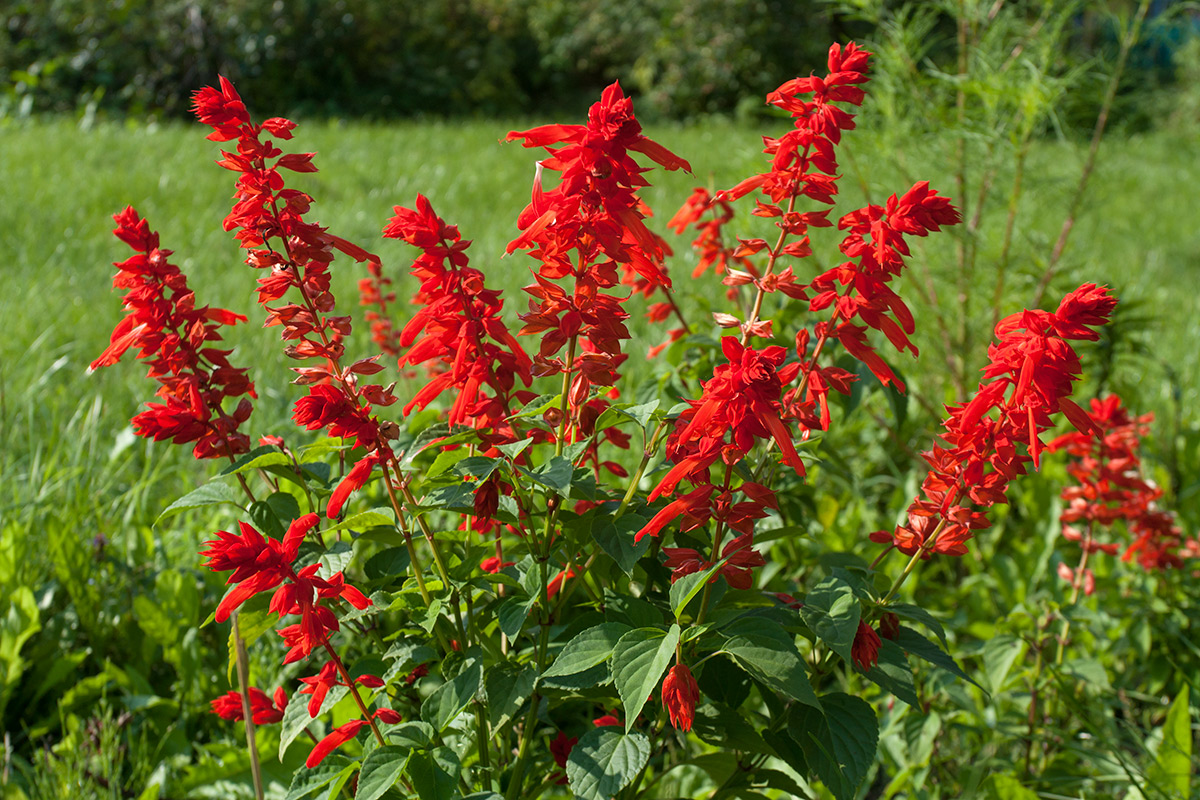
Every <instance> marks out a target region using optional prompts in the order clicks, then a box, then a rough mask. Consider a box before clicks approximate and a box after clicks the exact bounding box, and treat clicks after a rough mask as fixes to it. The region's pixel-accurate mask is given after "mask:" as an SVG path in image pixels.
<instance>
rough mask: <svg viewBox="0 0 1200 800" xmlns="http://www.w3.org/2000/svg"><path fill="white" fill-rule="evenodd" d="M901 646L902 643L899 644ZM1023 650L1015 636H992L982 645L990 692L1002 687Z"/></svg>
mask: <svg viewBox="0 0 1200 800" xmlns="http://www.w3.org/2000/svg"><path fill="white" fill-rule="evenodd" d="M901 646H903V645H901ZM1024 652H1025V643H1024V642H1022V641H1021V640H1020V639H1018V638H1017V637H1015V636H1009V635H1004V636H993V637H992V638H991V639H989V640H988V641H987V643H986V644H984V646H983V670H984V672H985V673H986V674H987V680H988V687H989V688H990V689H991V691H992V693H993V694H994V693H996V692H998V691H1000V690H1001V689H1002V688H1004V682H1005V678H1007V677H1008V673H1009V670H1011V669H1012V665H1013V663H1014V662H1015V661H1016V660H1017V659H1018V658H1020V657H1021V654H1022V653H1024Z"/></svg>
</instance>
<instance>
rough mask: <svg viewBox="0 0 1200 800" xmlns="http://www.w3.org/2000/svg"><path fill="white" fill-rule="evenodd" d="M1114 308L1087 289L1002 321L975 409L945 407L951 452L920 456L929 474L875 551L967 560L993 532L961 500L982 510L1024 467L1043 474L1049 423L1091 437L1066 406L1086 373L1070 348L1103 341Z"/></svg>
mask: <svg viewBox="0 0 1200 800" xmlns="http://www.w3.org/2000/svg"><path fill="white" fill-rule="evenodd" d="M1116 303H1117V301H1116V298H1114V297H1113V296H1112V295H1110V294H1109V293H1108V290H1107V289H1105V288H1103V287H1098V286H1096V285H1095V284H1091V283H1088V284H1084V285H1083V286H1080V287H1079V288H1078V289H1076V290H1074V291H1073V292H1071V293H1070V294H1068V295H1067V296H1066V297H1064V298H1063V300H1062V302H1061V303H1060V304H1059V306H1058V309H1057V310H1056V311H1054V312H1049V311H1040V310H1032V311H1030V310H1026V311H1023V312H1020V313H1018V314H1013V315H1012V316H1009V317H1007V318H1005V319H1003V320H1001V321H1000V322H999V324H997V325H996V338H997V341H996V342H995V343H993V344H992V345H991V346H990V347H989V348H988V357H989V360H990V363H989V364H988V366H987V367H985V368H984V381H985V382H984V383H981V384H980V386H979V390H978V392H977V393H976V395H975V397H974V398H973V399H972V400H971V401H970V402H969V403H965V404H963V405H959V406H952V407H949V409H948V410H949V412H950V416H949V418H948V419H947V420H946V422H945V428H946V431H945V433H943V434H942V438H943V439H944V440H945V442H946V444H947V446H946V447H942V446H935V447H934V448H933V449H932V450H930V451H929V452H927V453H924V454H923V456H924V458H925V460H926V461H927V462H928V463H929V467H930V471H929V474H928V475H927V476H926V478H925V480H924V482H923V483H922V484H921V493H922V497H919V498H917V500H915V501H914V502H913V503H912V505H911V506H909V509H908V521H907V522H906V523H904V524H903V525H899V526H897V527H896V529H895V531H894V532H892V533H888V532H887V531H876V532H875V533H873V534H871V539H872V541H876V542H881V543H882V542H888V543H891V544H894V545H895V546H896V547H897V548H898V549H899V550H900V551H901V552H903V553H906V554H908V555H914V554H916V553H918V552H920V553H921V555H922V557H924V558H928V557H929V555H930V553H942V554H944V555H952V556H961V555H963V554H964V553H966V552H967V542H968V541H969V540H970V539H971V537H972V536H973V531H976V530H979V529H981V528H986V527H988V525H989V524H990V523H989V522H988V519H987V517H986V515H985V514H984V513H983V512H981V511H975V510H972V509H971V508H970V507H969V506H968V505H964V504H963V500H964V499H967V498H969V499H970V501H972V502H973V503H975V504H976V505H978V506H980V507H982V508H988V507H990V506H992V505H994V504H996V503H1003V502H1005V494H1006V492H1007V490H1008V484H1009V482H1010V481H1011V480H1012V479H1013V478H1015V477H1016V476H1018V475H1023V474H1025V472H1026V465H1027V464H1030V463H1032V464H1033V466H1034V468H1035V469H1036V468H1037V465H1038V459H1039V454H1040V451H1041V450H1042V449H1043V448H1044V446H1043V445H1042V443H1041V439H1040V438H1039V436H1040V434H1041V433H1043V432H1044V431H1046V430H1048V429H1049V428H1050V427H1052V426H1053V425H1054V420H1053V419H1052V418H1051V415H1052V414H1055V413H1059V412H1061V413H1062V414H1063V415H1064V416H1066V418H1067V419H1068V420H1070V422H1071V424H1072V425H1074V426H1075V427H1076V428H1077V429H1079V430H1081V431H1084V432H1087V433H1091V432H1093V431H1094V430H1095V423H1094V422H1093V421H1092V419H1091V417H1089V416H1088V414H1087V412H1086V411H1084V410H1083V409H1082V408H1080V407H1079V406H1077V405H1076V404H1075V403H1073V402H1072V401H1071V400H1070V399H1069V395H1070V393H1071V388H1072V386H1073V384H1074V382H1075V380H1076V379H1077V378H1078V377H1079V373H1080V365H1079V356H1078V355H1077V354H1076V352H1075V350H1074V349H1073V348H1072V347H1071V345H1070V344H1069V342H1070V341H1072V340H1093V341H1094V340H1095V339H1097V338H1099V334H1098V333H1096V331H1095V330H1093V328H1095V327H1098V326H1100V325H1103V324H1104V323H1106V322H1107V321H1108V318H1109V316H1110V315H1111V314H1112V311H1113V309H1114V308H1115V306H1116ZM1010 390H1011V391H1010ZM992 412H995V415H994V416H993V415H992Z"/></svg>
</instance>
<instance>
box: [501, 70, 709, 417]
mask: <svg viewBox="0 0 1200 800" xmlns="http://www.w3.org/2000/svg"><path fill="white" fill-rule="evenodd" d="M508 139H509V141H512V140H515V139H521V140H523V141H524V144H525V146H526V147H542V148H545V149H546V151H547V152H548V153H549V157H548V158H546V159H543V160H542V161H541V162H539V163H538V168H537V175H536V177H535V179H534V187H533V195H532V198H531V202H530V204H529V205H528V206H526V208H525V210H524V211H522V212H521V215H520V217H519V218H518V220H517V225H518V227H520V229H521V231H522V233H521V235H520V236H519V237H517V238H516V239H514V240H513V241H512V242H510V243H509V245H508V252H509V253H512V252H514V251H515V250H518V249H522V250H528V251H529V253H530V255H531V256H533V257H534V258H535V259H537V260H538V261H539V262H540V266H539V268H538V270H537V272H536V273H535V274H534V278H535V281H536V282H535V283H534V284H532V285H530V286H527V287H525V291H526V292H527V293H528V294H530V295H531V296H532V297H533V300H532V301H531V302H530V308H529V311H528V313H526V314H522V315H521V316H520V319H521V321H522V322H523V323H524V327H523V328H522V329H521V331H520V333H521V334H523V335H529V334H540V335H541V336H542V342H541V347H540V348H539V352H538V354H537V355H536V356H535V357H534V367H533V374H534V375H537V376H545V375H555V374H560V373H563V372H566V373H568V374H578V373H581V372H582V373H584V374H585V375H586V377H587V381H588V384H590V385H597V386H611V385H612V384H613V382H614V381H615V380H616V376H617V368H618V367H619V365H620V362H621V360H622V358H623V354H622V352H621V341H622V340H624V339H628V338H629V331H628V329H627V328H626V327H625V320H626V319H627V318H628V316H629V315H628V313H627V312H626V311H625V310H624V309H623V308H622V302H623V301H624V299H625V298H623V297H618V296H614V295H612V294H608V293H606V290H609V289H612V288H613V287H615V286H616V285H617V284H618V283H619V282H621V277H620V276H619V274H618V267H620V268H621V269H622V270H624V271H625V272H626V279H627V282H633V283H636V282H638V281H639V280H641V281H645V283H644V284H639V286H641V287H642V291H643V292H651V291H653V289H654V288H655V287H657V286H669V285H670V280H669V279H668V278H667V275H666V272H665V271H664V270H663V268H662V261H663V256H664V254H665V250H664V243H663V241H662V239H660V238H659V237H658V236H656V235H654V234H653V233H651V232H650V230H649V229H648V228H647V227H646V225H645V222H644V219H645V217H646V216H647V215H648V210H647V209H646V206H645V205H644V204H643V203H642V201H641V199H640V198H639V197H638V196H637V190H638V189H639V188H641V187H643V186H646V185H647V183H646V181H645V180H644V179H643V178H642V173H644V172H646V169H645V168H643V167H640V166H638V164H637V162H636V161H634V160H633V158H632V157H631V155H630V152H629V151H634V152H640V153H642V154H644V155H646V156H649V157H650V159H651V160H653V161H655V162H657V163H658V164H659V165H661V166H663V167H664V168H666V169H680V168H684V169H690V168H689V166H688V164H687V162H686V161H684V160H683V159H681V158H679V157H678V156H676V155H674V154H673V153H671V152H670V151H668V150H667V149H666V148H664V147H662V146H661V145H659V144H657V143H655V142H653V141H651V140H650V139H647V138H646V137H645V136H643V135H642V129H641V125H640V124H639V123H638V121H637V119H636V117H635V116H634V114H633V103H632V101H630V100H629V98H627V97H625V95H624V94H623V93H622V91H621V87H620V86H619V85H618V84H615V83H614V84H613V85H611V86H609V87H608V88H607V89H605V90H604V92H603V94H602V95H601V98H600V101H599V102H598V103H596V104H595V105H593V106H592V107H591V109H590V111H589V112H588V122H587V125H545V126H542V127H539V128H534V129H531V130H528V131H513V132H511V133H509V135H508ZM545 169H549V170H553V171H556V172H560V173H561V180H560V181H559V183H558V185H557V186H556V187H554V188H553V189H551V190H549V191H545V190H543V189H542V182H541V174H542V171H543V170H545ZM634 275H636V277H633V276H634ZM568 277H570V278H571V279H572V280H573V283H574V285H573V286H572V287H569V288H564V287H563V286H561V285H559V283H558V281H561V280H562V279H564V278H568ZM569 343H573V344H571V345H570V346H568V345H569ZM576 344H577V345H578V347H576V346H575V345H576ZM564 347H568V353H569V358H568V359H567V360H566V361H564V360H563V359H561V358H558V357H557V355H558V353H559V351H561V350H562V349H563V348H564ZM589 361H590V364H589V363H588V362H589ZM573 385H574V386H576V387H577V391H576V392H575V393H573V397H572V402H571V404H570V412H571V418H572V420H573V421H575V422H576V424H577V426H578V423H579V419H580V417H581V416H582V414H583V409H584V407H585V401H586V395H587V389H588V388H589V387H588V386H587V385H584V384H580V383H578V382H575V383H573Z"/></svg>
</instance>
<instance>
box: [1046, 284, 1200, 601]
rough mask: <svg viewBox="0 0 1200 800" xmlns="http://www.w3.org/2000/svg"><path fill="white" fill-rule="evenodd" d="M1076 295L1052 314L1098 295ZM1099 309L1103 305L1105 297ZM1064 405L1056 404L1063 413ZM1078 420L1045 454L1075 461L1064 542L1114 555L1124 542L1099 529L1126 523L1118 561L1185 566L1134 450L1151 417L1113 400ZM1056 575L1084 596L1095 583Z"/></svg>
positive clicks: (1177, 537) (1069, 573)
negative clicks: (1108, 537)
mask: <svg viewBox="0 0 1200 800" xmlns="http://www.w3.org/2000/svg"><path fill="white" fill-rule="evenodd" d="M1089 286H1090V285H1089ZM1074 296H1075V297H1076V298H1077V299H1076V300H1072V301H1071V302H1068V300H1066V299H1064V300H1063V302H1062V304H1060V306H1059V310H1060V311H1059V312H1056V316H1057V315H1058V313H1060V312H1062V310H1063V309H1064V308H1068V309H1070V308H1071V307H1072V305H1073V304H1078V303H1081V301H1080V300H1079V299H1078V298H1084V299H1086V298H1089V297H1091V298H1096V297H1098V295H1096V293H1095V289H1094V287H1093V288H1091V289H1089V288H1088V287H1081V289H1080V291H1079V292H1078V293H1075V294H1074ZM1099 304H1100V306H1101V307H1103V306H1104V302H1103V300H1102V299H1101V300H1100V301H1099ZM1091 307H1092V308H1094V306H1091ZM1087 313H1088V312H1086V311H1076V310H1071V311H1068V314H1069V315H1072V316H1074V317H1076V318H1086V316H1087ZM1055 329H1056V330H1058V331H1061V330H1062V326H1058V325H1056V326H1055ZM1076 333H1077V332H1076ZM1077 338H1087V337H1085V336H1079V337H1077ZM1063 405H1064V404H1063V403H1061V402H1060V407H1063ZM1064 410H1065V409H1064ZM1078 414H1082V415H1083V416H1084V417H1086V419H1087V422H1088V425H1086V426H1083V425H1078V424H1077V425H1076V427H1077V428H1078V429H1079V430H1078V431H1075V432H1071V433H1067V434H1064V435H1062V436H1060V437H1058V438H1057V439H1055V440H1054V441H1052V442H1051V443H1050V444H1049V446H1048V448H1047V449H1048V450H1049V451H1057V450H1066V451H1067V453H1069V454H1070V455H1071V456H1072V460H1071V461H1070V462H1069V463H1068V465H1067V472H1068V473H1069V474H1070V475H1071V477H1072V478H1074V479H1075V481H1076V483H1075V484H1074V485H1072V486H1067V487H1065V488H1064V489H1063V490H1062V499H1063V500H1064V501H1065V502H1066V508H1065V509H1064V510H1063V512H1062V514H1061V520H1062V533H1063V538H1065V539H1066V540H1068V541H1072V542H1079V544H1080V549H1081V550H1082V551H1083V552H1085V553H1095V552H1103V553H1108V554H1110V555H1111V554H1114V553H1116V552H1117V550H1119V549H1120V548H1121V546H1122V543H1118V542H1102V541H1100V540H1099V534H1101V532H1102V530H1103V529H1104V528H1108V527H1111V526H1112V525H1114V524H1116V523H1117V522H1118V521H1123V522H1124V523H1125V527H1126V529H1127V530H1128V531H1129V533H1130V535H1131V541H1130V542H1129V543H1128V544H1126V545H1125V552H1124V554H1123V556H1122V559H1123V560H1126V561H1128V560H1131V559H1132V558H1133V557H1134V556H1135V555H1136V556H1137V558H1138V562H1139V563H1140V564H1141V566H1142V567H1143V568H1144V569H1147V570H1159V569H1170V568H1177V567H1181V566H1183V558H1182V555H1181V554H1182V553H1183V552H1184V551H1185V548H1186V545H1185V543H1184V541H1183V533H1182V531H1181V530H1180V528H1179V526H1178V525H1177V524H1176V522H1175V519H1174V516H1173V515H1172V514H1170V513H1168V512H1165V511H1162V510H1160V509H1159V508H1158V501H1159V500H1160V499H1161V498H1162V494H1163V492H1162V489H1160V488H1158V487H1157V486H1156V485H1154V483H1153V482H1151V481H1149V480H1147V479H1145V478H1144V477H1143V476H1142V469H1141V458H1140V456H1139V453H1138V450H1139V448H1140V446H1141V438H1142V437H1143V436H1145V435H1146V434H1147V433H1149V431H1150V423H1151V422H1152V421H1153V419H1154V417H1153V415H1151V414H1147V415H1144V416H1141V417H1134V416H1132V415H1131V414H1130V413H1129V411H1128V409H1126V408H1124V407H1123V406H1122V405H1121V398H1120V397H1118V396H1117V395H1109V396H1107V397H1105V398H1103V399H1094V400H1092V401H1091V411H1090V413H1089V412H1086V411H1084V410H1083V409H1079V410H1078ZM1068 417H1069V418H1070V417H1071V415H1068ZM1072 421H1073V422H1074V419H1073V418H1072ZM1081 529H1083V530H1081ZM1084 531H1086V533H1085V532H1084ZM1059 575H1060V576H1062V578H1063V580H1066V581H1068V582H1070V583H1072V584H1073V585H1080V586H1082V587H1083V588H1084V590H1085V592H1086V591H1087V587H1088V586H1089V585H1091V586H1094V583H1095V579H1094V576H1092V575H1091V570H1086V571H1085V572H1084V573H1083V574H1082V575H1080V574H1078V573H1077V572H1076V571H1074V570H1072V569H1071V567H1069V566H1068V565H1066V564H1061V565H1060V566H1059ZM1077 582H1078V584H1077Z"/></svg>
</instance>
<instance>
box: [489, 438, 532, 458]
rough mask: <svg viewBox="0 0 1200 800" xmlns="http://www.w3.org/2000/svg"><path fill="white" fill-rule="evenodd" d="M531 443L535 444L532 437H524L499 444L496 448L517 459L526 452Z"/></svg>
mask: <svg viewBox="0 0 1200 800" xmlns="http://www.w3.org/2000/svg"><path fill="white" fill-rule="evenodd" d="M531 444H533V439H532V437H531V438H529V439H522V440H521V441H519V442H512V443H510V444H502V445H498V446H497V447H496V449H497V450H499V451H500V452H501V453H504V455H506V456H508V457H509V458H510V459H515V458H516V457H517V456H519V455H521V453H524V452H525V450H526V449H528V447H529V445H531Z"/></svg>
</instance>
